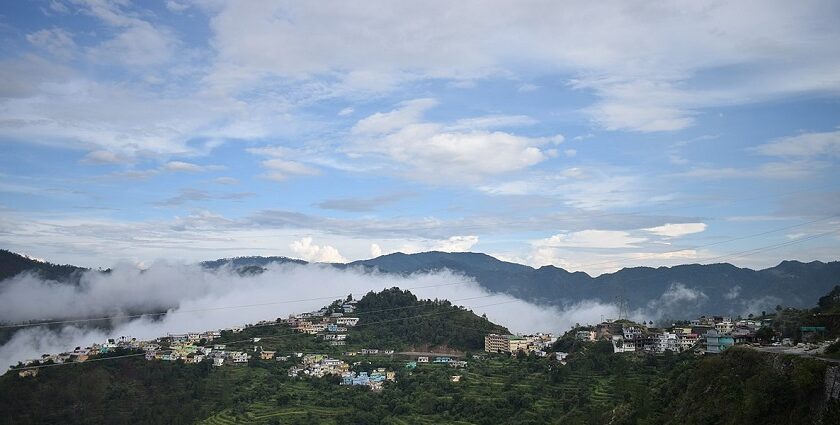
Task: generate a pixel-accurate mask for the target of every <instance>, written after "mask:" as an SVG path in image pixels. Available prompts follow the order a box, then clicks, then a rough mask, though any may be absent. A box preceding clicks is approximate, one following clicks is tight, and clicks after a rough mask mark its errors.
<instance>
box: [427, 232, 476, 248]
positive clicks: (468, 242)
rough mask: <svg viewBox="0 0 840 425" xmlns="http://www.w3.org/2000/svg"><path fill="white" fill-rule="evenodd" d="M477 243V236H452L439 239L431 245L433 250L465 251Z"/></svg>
mask: <svg viewBox="0 0 840 425" xmlns="http://www.w3.org/2000/svg"><path fill="white" fill-rule="evenodd" d="M477 243H478V236H474V235H468V236H452V237H450V238H449V239H447V240H445V241H440V242H439V243H437V244H436V245H434V246H433V247H432V250H433V251H443V252H465V251H469V250H470V248H472V247H473V246H474V245H475V244H477Z"/></svg>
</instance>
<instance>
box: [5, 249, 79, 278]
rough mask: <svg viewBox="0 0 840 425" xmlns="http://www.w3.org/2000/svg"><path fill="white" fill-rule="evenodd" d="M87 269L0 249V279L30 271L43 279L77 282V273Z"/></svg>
mask: <svg viewBox="0 0 840 425" xmlns="http://www.w3.org/2000/svg"><path fill="white" fill-rule="evenodd" d="M87 270H88V269H86V268H84V267H76V266H71V265H68V264H53V263H48V262H45V261H38V260H34V259H32V258H29V257H25V256H23V255H20V254H16V253H14V252H11V251H6V250H5V249H0V281H3V280H5V279H8V278H10V277H13V276H16V275H18V274H20V273H22V272H32V273H35V274H37V275H38V276H40V277H41V278H43V279H48V280H57V281H62V282H77V281H78V278H79V275H81V273H82V272H84V271H87Z"/></svg>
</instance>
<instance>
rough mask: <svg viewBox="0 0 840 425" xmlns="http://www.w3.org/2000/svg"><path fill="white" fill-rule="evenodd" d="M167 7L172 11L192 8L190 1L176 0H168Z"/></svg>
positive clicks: (176, 11) (178, 11)
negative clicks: (178, 0)
mask: <svg viewBox="0 0 840 425" xmlns="http://www.w3.org/2000/svg"><path fill="white" fill-rule="evenodd" d="M166 8H167V9H169V11H170V12H175V13H180V12H183V11H185V10H187V9H189V8H190V4H189V3H181V2H177V1H175V0H167V1H166Z"/></svg>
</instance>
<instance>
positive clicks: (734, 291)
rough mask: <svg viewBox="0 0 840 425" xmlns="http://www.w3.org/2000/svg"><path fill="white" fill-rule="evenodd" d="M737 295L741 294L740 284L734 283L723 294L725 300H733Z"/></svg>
mask: <svg viewBox="0 0 840 425" xmlns="http://www.w3.org/2000/svg"><path fill="white" fill-rule="evenodd" d="M739 295H741V286H740V285H735V286H733V287H732V288H730V289H729V291H727V292H726V293H725V294H723V297H724V298H726V299H727V300H734V299H735V298H738V296H739Z"/></svg>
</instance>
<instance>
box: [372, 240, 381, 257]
mask: <svg viewBox="0 0 840 425" xmlns="http://www.w3.org/2000/svg"><path fill="white" fill-rule="evenodd" d="M381 255H382V248H381V247H380V246H379V244H375V243H372V244H370V256H371V258H376V257H379V256H381Z"/></svg>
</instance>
